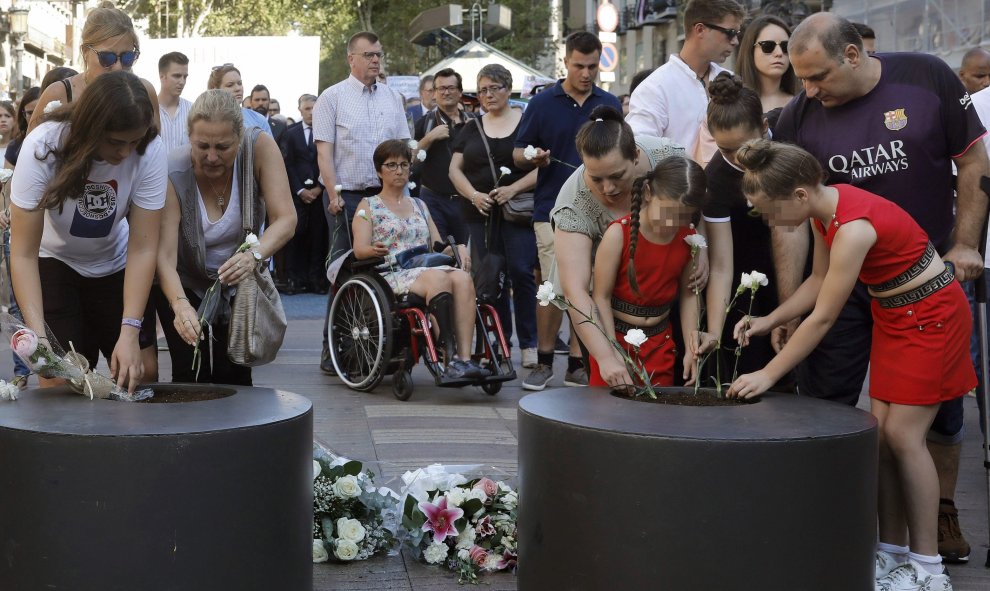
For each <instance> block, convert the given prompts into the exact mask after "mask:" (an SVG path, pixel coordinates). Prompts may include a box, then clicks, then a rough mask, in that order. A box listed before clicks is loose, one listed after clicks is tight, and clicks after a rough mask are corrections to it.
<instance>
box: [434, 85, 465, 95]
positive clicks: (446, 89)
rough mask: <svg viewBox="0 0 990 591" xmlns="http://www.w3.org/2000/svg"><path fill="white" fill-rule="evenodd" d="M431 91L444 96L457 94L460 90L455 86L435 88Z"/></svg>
mask: <svg viewBox="0 0 990 591" xmlns="http://www.w3.org/2000/svg"><path fill="white" fill-rule="evenodd" d="M433 90H435V91H437V92H439V93H440V94H444V93H447V92H459V91H460V90H461V89H460V87H457V86H436V87H434V88H433Z"/></svg>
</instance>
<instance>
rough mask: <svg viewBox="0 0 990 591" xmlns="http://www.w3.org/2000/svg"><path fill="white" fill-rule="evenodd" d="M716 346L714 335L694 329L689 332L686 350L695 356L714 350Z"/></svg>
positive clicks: (716, 339)
mask: <svg viewBox="0 0 990 591" xmlns="http://www.w3.org/2000/svg"><path fill="white" fill-rule="evenodd" d="M716 347H718V338H717V337H716V336H715V335H713V334H711V333H708V332H704V331H700V330H695V331H693V332H692V333H691V342H690V345H689V346H688V350H689V351H691V353H693V354H694V356H695V357H697V356H698V355H704V354H705V353H708V352H709V351H714V350H715V348H716Z"/></svg>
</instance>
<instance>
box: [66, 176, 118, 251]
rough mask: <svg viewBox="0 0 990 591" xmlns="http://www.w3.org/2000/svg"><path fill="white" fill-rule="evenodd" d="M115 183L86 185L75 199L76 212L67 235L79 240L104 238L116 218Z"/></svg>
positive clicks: (89, 183)
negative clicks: (76, 237)
mask: <svg viewBox="0 0 990 591" xmlns="http://www.w3.org/2000/svg"><path fill="white" fill-rule="evenodd" d="M116 214H117V181H115V180H111V181H107V182H100V183H97V182H92V181H88V182H87V183H86V188H85V189H84V190H83V194H82V195H81V196H79V198H77V199H76V212H75V215H74V216H73V218H72V225H71V226H70V227H69V233H70V234H71V235H72V236H78V237H80V238H105V237H107V236H109V235H110V230H111V229H112V228H113V222H114V219H116V217H117V215H116Z"/></svg>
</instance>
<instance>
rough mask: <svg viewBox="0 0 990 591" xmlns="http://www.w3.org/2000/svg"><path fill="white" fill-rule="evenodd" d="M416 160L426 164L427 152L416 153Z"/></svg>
mask: <svg viewBox="0 0 990 591" xmlns="http://www.w3.org/2000/svg"><path fill="white" fill-rule="evenodd" d="M416 160H419V161H420V162H424V161H425V160H426V150H420V151H418V152H416Z"/></svg>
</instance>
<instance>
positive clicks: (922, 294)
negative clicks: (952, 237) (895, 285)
mask: <svg viewBox="0 0 990 591" xmlns="http://www.w3.org/2000/svg"><path fill="white" fill-rule="evenodd" d="M955 280H956V277H955V275H953V274H952V270H951V269H949V268H948V267H946V268H945V270H944V271H942V272H941V273H939V274H938V275H936V276H935V277H932V278H931V279H929V280H928V281H926V282H924V283H923V284H921V285H919V286H918V287H916V288H914V289H912V290H908V291H906V292H904V293H899V294H897V295H895V296H890V297H889V298H876V300H877V303H878V304H880V307H881V308H900V307H901V306H906V305H908V304H913V303H915V302H920V301H921V300H923V299H925V298H927V297H928V296H930V295H932V294H933V293H935V292H937V291H939V290H941V289H943V288H945V287H948V286H949V285H952V282H953V281H955Z"/></svg>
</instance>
